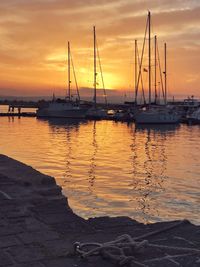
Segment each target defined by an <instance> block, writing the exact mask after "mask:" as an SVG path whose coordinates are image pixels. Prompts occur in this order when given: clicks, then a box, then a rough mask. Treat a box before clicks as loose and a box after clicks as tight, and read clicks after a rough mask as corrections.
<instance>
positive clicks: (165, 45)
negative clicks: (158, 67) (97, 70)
mask: <svg viewBox="0 0 200 267" xmlns="http://www.w3.org/2000/svg"><path fill="white" fill-rule="evenodd" d="M164 53H165V71H164V75H165V105H166V104H167V44H166V43H165V44H164Z"/></svg>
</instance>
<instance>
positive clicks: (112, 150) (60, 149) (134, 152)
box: [0, 117, 200, 224]
mask: <svg viewBox="0 0 200 267" xmlns="http://www.w3.org/2000/svg"><path fill="white" fill-rule="evenodd" d="M0 140H1V141H0V153H2V154H6V155H8V156H11V157H14V158H16V159H18V160H20V161H23V162H25V163H27V164H29V165H31V166H33V167H34V168H36V169H38V170H40V171H41V172H44V173H46V174H49V175H52V176H54V177H56V179H57V182H58V183H59V184H60V185H62V187H63V192H64V194H66V196H68V199H69V203H70V206H71V207H72V208H73V210H74V211H75V212H76V213H77V214H79V215H81V216H83V217H85V218H88V217H93V216H102V215H111V216H116V215H127V216H130V217H132V218H135V219H137V220H139V221H142V222H154V221H162V220H172V219H183V218H187V219H189V220H191V221H192V222H194V223H196V224H199V223H200V191H199V188H200V156H199V144H200V127H199V126H192V127H189V126H187V125H181V126H178V127H175V126H167V127H166V126H159V127H148V128H145V127H141V128H136V127H135V125H134V124H129V125H127V124H126V123H115V122H112V121H98V122H93V121H89V122H87V121H82V122H78V121H71V122H66V121H65V120H63V119H62V120H60V119H54V120H50V121H48V120H38V119H36V118H21V119H18V118H7V117H6V118H4V117H1V118H0Z"/></svg>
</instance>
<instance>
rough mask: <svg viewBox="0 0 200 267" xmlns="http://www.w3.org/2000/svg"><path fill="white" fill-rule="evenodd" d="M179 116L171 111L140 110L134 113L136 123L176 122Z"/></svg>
mask: <svg viewBox="0 0 200 267" xmlns="http://www.w3.org/2000/svg"><path fill="white" fill-rule="evenodd" d="M179 119H180V117H179V116H178V114H176V113H173V112H159V111H153V112H151V111H150V112H149V111H141V112H138V113H137V114H135V122H136V123H137V124H176V123H179Z"/></svg>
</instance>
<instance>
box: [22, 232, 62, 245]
mask: <svg viewBox="0 0 200 267" xmlns="http://www.w3.org/2000/svg"><path fill="white" fill-rule="evenodd" d="M18 237H19V239H20V240H21V241H22V242H23V243H24V244H31V243H34V242H45V241H48V240H55V239H56V240H57V239H59V238H60V236H59V235H58V233H56V232H53V231H51V230H47V231H43V232H32V233H29V232H25V233H22V234H19V235H18Z"/></svg>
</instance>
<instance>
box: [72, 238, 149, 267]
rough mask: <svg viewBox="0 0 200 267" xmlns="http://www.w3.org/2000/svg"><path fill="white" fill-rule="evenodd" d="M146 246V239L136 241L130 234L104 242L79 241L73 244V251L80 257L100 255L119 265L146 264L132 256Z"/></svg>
mask: <svg viewBox="0 0 200 267" xmlns="http://www.w3.org/2000/svg"><path fill="white" fill-rule="evenodd" d="M147 246H148V241H147V240H143V241H141V242H136V241H134V239H133V238H132V237H131V236H130V235H122V236H119V237H118V238H117V239H115V240H114V241H110V242H106V243H102V244H101V243H79V242H76V243H75V244H74V251H75V253H76V254H78V255H80V256H81V257H82V258H88V257H89V256H94V255H100V256H102V257H103V258H106V259H109V260H111V261H114V262H116V263H118V264H119V265H120V266H124V265H127V264H129V266H133V265H134V264H136V263H137V266H143V267H144V266H146V265H144V264H142V263H139V262H137V261H136V259H135V257H134V256H133V255H134V254H135V253H138V252H141V251H143V250H144V249H145V247H147Z"/></svg>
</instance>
